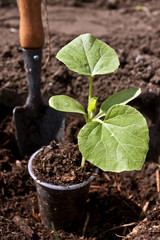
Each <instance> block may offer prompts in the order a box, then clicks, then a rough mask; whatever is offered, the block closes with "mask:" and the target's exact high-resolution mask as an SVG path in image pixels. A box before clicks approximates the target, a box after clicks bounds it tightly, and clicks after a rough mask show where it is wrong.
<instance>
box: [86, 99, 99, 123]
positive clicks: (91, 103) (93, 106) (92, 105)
mask: <svg viewBox="0 0 160 240" xmlns="http://www.w3.org/2000/svg"><path fill="white" fill-rule="evenodd" d="M97 99H98V98H97V97H92V98H91V99H90V100H89V106H88V114H89V116H90V119H92V118H93V115H94V113H95V111H96V103H97Z"/></svg>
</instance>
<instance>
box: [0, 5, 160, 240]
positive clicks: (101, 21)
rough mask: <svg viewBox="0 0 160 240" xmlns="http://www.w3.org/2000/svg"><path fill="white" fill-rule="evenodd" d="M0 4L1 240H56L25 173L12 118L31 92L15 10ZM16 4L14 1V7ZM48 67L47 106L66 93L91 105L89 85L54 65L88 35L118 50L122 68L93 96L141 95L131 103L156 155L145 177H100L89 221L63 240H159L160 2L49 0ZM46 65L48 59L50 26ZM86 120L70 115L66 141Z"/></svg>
mask: <svg viewBox="0 0 160 240" xmlns="http://www.w3.org/2000/svg"><path fill="white" fill-rule="evenodd" d="M3 2H4V1H0V5H1V7H0V23H1V24H0V182H1V191H0V205H1V208H0V226H1V227H0V237H1V239H4V240H6V239H21V240H23V239H27V240H28V239H35V240H40V239H41V240H43V239H44V240H47V239H56V237H55V235H54V233H53V231H49V230H48V229H47V228H45V227H44V226H43V225H42V224H41V222H40V216H39V210H38V204H37V198H36V191H35V187H34V183H33V181H32V179H31V178H30V176H29V174H28V170H27V162H28V159H29V157H30V156H29V155H28V156H27V155H26V156H25V157H23V158H21V157H20V154H19V150H18V146H17V141H16V137H15V129H14V124H13V118H12V117H13V116H12V112H13V109H14V107H15V106H20V105H23V104H24V103H25V100H26V97H27V94H28V87H27V82H26V74H25V70H24V63H23V57H22V51H21V47H20V44H19V37H18V28H19V12H18V8H17V5H16V4H15V3H12V4H7V5H6V4H3ZM13 2H14V1H13ZM47 9H48V19H49V26H50V48H51V52H50V61H49V63H48V65H47V67H46V69H44V70H42V80H41V91H42V95H43V98H44V99H45V100H46V101H47V100H48V99H49V98H50V97H51V96H52V95H53V94H67V95H69V96H71V97H74V98H76V99H77V100H79V101H80V102H81V103H82V104H84V105H86V102H87V94H88V79H86V78H85V77H83V76H78V74H76V73H72V72H70V71H69V70H68V69H66V68H65V66H64V65H63V64H61V63H59V62H58V61H57V60H56V59H55V55H56V53H57V51H58V50H59V49H60V48H61V47H62V46H64V45H65V44H66V43H68V42H69V41H70V40H72V39H73V38H74V37H76V36H78V35H79V34H81V33H86V32H89V33H91V34H93V35H95V36H96V37H98V38H99V39H101V40H102V41H105V42H106V43H108V44H109V45H110V46H111V47H113V48H114V49H115V50H116V52H117V54H118V56H119V59H120V63H121V64H120V67H119V69H118V70H117V71H116V72H115V73H113V74H109V75H107V76H99V77H98V76H97V77H96V78H95V80H94V83H93V95H94V96H99V100H98V101H99V102H98V104H100V103H101V102H102V101H103V100H104V99H105V98H106V97H108V96H109V95H111V94H112V93H114V92H115V91H119V90H122V89H125V88H128V87H140V88H141V89H142V94H141V95H140V97H139V98H138V99H137V100H135V101H134V102H132V103H131V104H132V105H133V106H135V107H136V108H137V109H139V110H140V111H141V113H142V114H143V115H144V116H145V117H146V119H147V122H148V126H149V131H150V150H149V152H148V155H147V159H146V161H145V164H144V166H143V168H142V170H141V171H132V172H123V173H119V174H115V173H109V172H100V174H99V177H97V178H96V180H95V182H94V183H93V185H91V188H90V192H89V199H88V203H87V204H88V211H87V213H86V219H85V220H84V222H82V223H81V225H80V226H79V229H77V230H75V231H74V232H64V231H63V230H61V231H58V232H57V234H58V236H59V239H64V240H67V239H72V240H74V239H75V240H76V239H77V240H80V239H86V240H100V239H101V240H114V239H134V240H135V239H136V240H140V239H143V240H150V239H155V240H159V239H160V169H159V166H158V164H160V151H159V144H160V25H159V18H160V1H157V0H135V1H132V0H88V1H87V0H79V1H76V0H68V1H64V0H59V1H58V0H52V1H51V0H50V1H48V5H47ZM44 15H45V11H44V7H43V19H44V28H45V36H46V43H45V46H44V49H43V64H45V62H46V59H47V56H48V44H47V42H48V40H47V32H48V31H47V26H46V24H45V17H44ZM81 125H82V119H81V118H80V117H79V116H78V117H77V115H73V114H70V115H66V136H65V141H70V142H74V143H76V135H77V133H78V130H79V128H80V126H81Z"/></svg>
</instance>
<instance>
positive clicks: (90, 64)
mask: <svg viewBox="0 0 160 240" xmlns="http://www.w3.org/2000/svg"><path fill="white" fill-rule="evenodd" d="M56 57H57V59H59V60H60V61H62V62H63V63H64V64H65V65H66V66H67V67H68V68H69V69H71V70H72V71H74V72H77V73H79V74H82V75H86V76H94V75H97V74H107V73H111V72H114V71H115V70H116V69H117V68H118V66H119V60H118V57H117V54H116V52H115V51H114V50H113V49H112V48H111V47H110V46H108V45H107V44H106V43H104V42H102V41H100V40H98V39H97V38H96V37H94V36H93V35H91V34H89V33H86V34H82V35H80V36H78V37H77V38H75V39H74V40H73V41H71V42H70V43H68V44H67V45H66V46H64V47H63V48H62V49H61V50H60V51H59V52H58V53H57V56H56Z"/></svg>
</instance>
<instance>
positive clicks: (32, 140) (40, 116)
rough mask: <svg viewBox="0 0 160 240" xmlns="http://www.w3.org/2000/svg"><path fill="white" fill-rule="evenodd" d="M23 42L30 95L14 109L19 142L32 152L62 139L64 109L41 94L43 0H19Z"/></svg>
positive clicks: (20, 32)
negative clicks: (61, 109) (46, 101)
mask: <svg viewBox="0 0 160 240" xmlns="http://www.w3.org/2000/svg"><path fill="white" fill-rule="evenodd" d="M18 5H19V12H20V29H19V36H20V44H21V47H22V52H23V57H24V65H25V69H26V76H27V81H28V92H29V93H28V98H27V100H26V103H25V105H24V106H19V107H16V108H14V110H13V118H14V123H15V128H16V136H17V142H18V146H19V151H20V154H21V155H22V156H24V155H25V154H31V153H33V152H34V151H35V150H37V149H39V148H40V147H41V146H43V145H48V144H49V143H50V141H52V140H60V139H61V140H62V139H63V135H64V117H63V113H61V112H58V111H56V110H54V109H52V108H50V107H49V105H48V103H45V102H44V101H43V100H42V98H41V92H40V82H41V59H42V47H43V44H44V32H43V25H42V19H41V0H18Z"/></svg>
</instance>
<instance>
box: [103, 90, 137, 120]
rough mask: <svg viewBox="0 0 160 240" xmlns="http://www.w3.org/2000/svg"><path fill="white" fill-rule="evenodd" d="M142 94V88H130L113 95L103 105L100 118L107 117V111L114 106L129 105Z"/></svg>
mask: <svg viewBox="0 0 160 240" xmlns="http://www.w3.org/2000/svg"><path fill="white" fill-rule="evenodd" d="M140 93H141V89H140V88H129V89H125V90H123V91H120V92H117V93H115V94H113V95H111V96H110V97H108V98H107V99H106V100H105V101H104V102H103V103H102V105H101V107H100V113H99V114H98V116H103V115H105V114H106V113H107V111H108V110H109V109H110V108H111V107H112V106H114V105H117V104H121V105H125V104H127V103H128V102H130V101H131V100H133V99H134V98H136V97H137V96H138V95H139V94H140Z"/></svg>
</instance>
